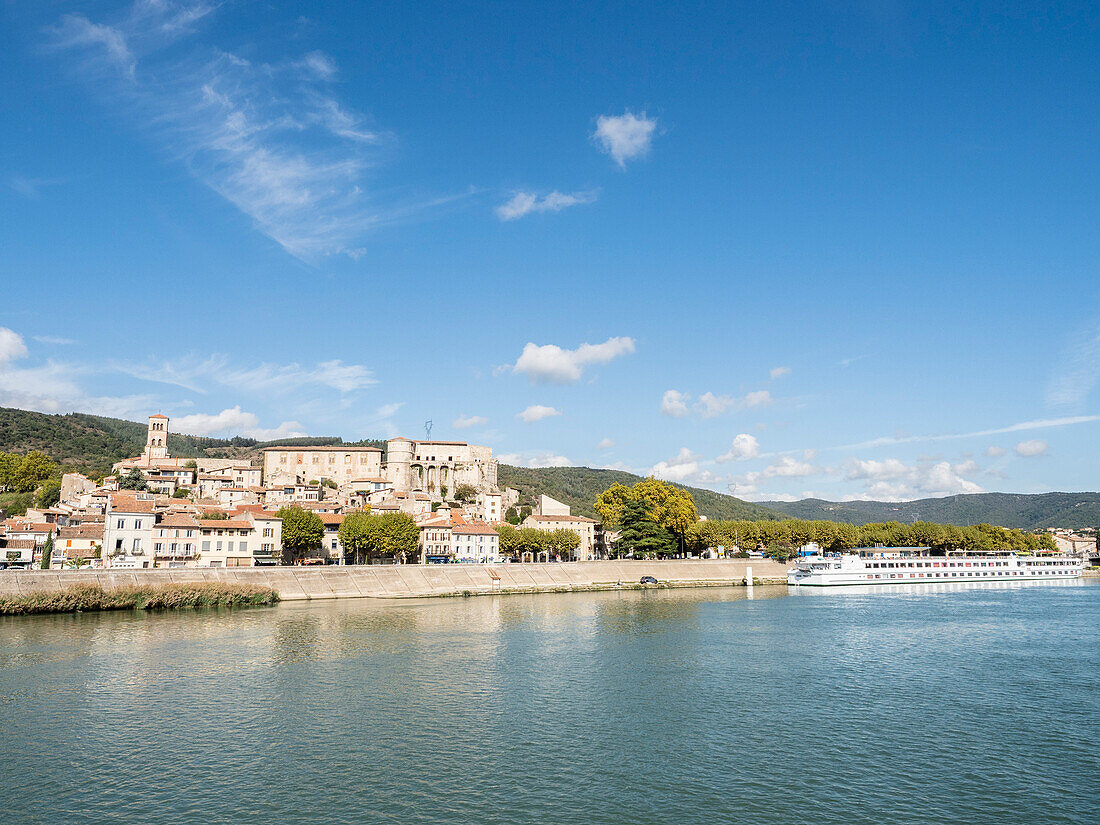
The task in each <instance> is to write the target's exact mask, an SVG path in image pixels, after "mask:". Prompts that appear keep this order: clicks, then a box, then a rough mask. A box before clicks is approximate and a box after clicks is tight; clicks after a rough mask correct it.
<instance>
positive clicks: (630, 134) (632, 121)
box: [592, 111, 657, 169]
mask: <svg viewBox="0 0 1100 825" xmlns="http://www.w3.org/2000/svg"><path fill="white" fill-rule="evenodd" d="M656 131H657V120H656V119H655V118H649V117H646V114H645V112H642V113H641V114H640V115H635V114H633V113H632V112H630V111H627V112H625V113H623V114H621V115H601V116H600V117H599V118H598V119H597V120H596V131H595V132H593V133H592V138H593V140H595V141H596V143H597V145H599V147H600V149H601V150H602V151H603V152H604V153H605V154H608V155H610V156H611V159H612V160H614V161H615V163H617V164H619V168H620V169H622V168H625V167H626V162H627V161H628V160H634V159H635V158H640V157H643V156H645V155H646V154H647V153H648V152H649V147H650V146H651V145H652V143H653V135H654V133H655V132H656Z"/></svg>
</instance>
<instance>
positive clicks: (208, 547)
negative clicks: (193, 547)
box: [202, 541, 210, 553]
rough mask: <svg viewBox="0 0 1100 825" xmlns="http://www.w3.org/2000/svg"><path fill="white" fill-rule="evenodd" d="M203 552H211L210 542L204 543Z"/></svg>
mask: <svg viewBox="0 0 1100 825" xmlns="http://www.w3.org/2000/svg"><path fill="white" fill-rule="evenodd" d="M202 552H204V553H208V552H210V542H208V541H204V542H203V543H202Z"/></svg>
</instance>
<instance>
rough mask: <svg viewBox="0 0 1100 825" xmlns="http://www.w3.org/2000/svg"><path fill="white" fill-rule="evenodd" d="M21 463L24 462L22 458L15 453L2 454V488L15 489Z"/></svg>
mask: <svg viewBox="0 0 1100 825" xmlns="http://www.w3.org/2000/svg"><path fill="white" fill-rule="evenodd" d="M20 461H22V458H20V457H19V456H18V455H16V454H15V453H0V488H3V489H14V488H15V479H16V475H17V474H18V472H19V462H20Z"/></svg>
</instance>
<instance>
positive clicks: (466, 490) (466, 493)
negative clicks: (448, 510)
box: [455, 484, 477, 502]
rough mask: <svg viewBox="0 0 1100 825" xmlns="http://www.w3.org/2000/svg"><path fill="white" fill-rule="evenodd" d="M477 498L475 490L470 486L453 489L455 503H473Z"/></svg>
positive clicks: (458, 486) (463, 485)
mask: <svg viewBox="0 0 1100 825" xmlns="http://www.w3.org/2000/svg"><path fill="white" fill-rule="evenodd" d="M476 498H477V490H476V489H475V488H474V486H473V485H472V484H459V485H457V486H456V487H455V501H462V502H467V501H474V500H475V499H476Z"/></svg>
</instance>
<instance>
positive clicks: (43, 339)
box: [32, 335, 76, 346]
mask: <svg viewBox="0 0 1100 825" xmlns="http://www.w3.org/2000/svg"><path fill="white" fill-rule="evenodd" d="M32 337H33V338H34V340H35V341H37V342H38V343H40V344H55V345H57V346H68V345H69V344H75V343H76V341H74V340H72V339H71V338H58V337H57V336H54V335H34V336H32Z"/></svg>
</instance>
